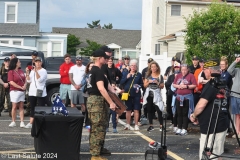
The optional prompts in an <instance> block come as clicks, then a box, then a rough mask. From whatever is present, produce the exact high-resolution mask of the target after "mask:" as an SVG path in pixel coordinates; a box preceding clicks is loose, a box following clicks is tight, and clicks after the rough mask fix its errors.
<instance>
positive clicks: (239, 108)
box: [231, 97, 240, 114]
mask: <svg viewBox="0 0 240 160" xmlns="http://www.w3.org/2000/svg"><path fill="white" fill-rule="evenodd" d="M231 108H232V114H240V98H237V97H231Z"/></svg>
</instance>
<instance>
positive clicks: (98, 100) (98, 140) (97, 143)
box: [87, 95, 108, 156]
mask: <svg viewBox="0 0 240 160" xmlns="http://www.w3.org/2000/svg"><path fill="white" fill-rule="evenodd" d="M87 109H88V118H89V120H90V126H91V130H90V136H89V146H90V154H91V155H93V156H97V155H100V151H101V148H102V147H103V145H104V139H105V135H106V129H107V123H108V122H106V121H107V119H108V118H107V117H108V112H106V109H105V101H104V98H103V97H102V96H96V95H91V96H89V97H88V99H87Z"/></svg>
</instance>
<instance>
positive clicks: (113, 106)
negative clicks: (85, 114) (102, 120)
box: [110, 102, 117, 111]
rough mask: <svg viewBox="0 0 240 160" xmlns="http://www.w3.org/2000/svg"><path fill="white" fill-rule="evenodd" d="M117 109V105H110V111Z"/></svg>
mask: <svg viewBox="0 0 240 160" xmlns="http://www.w3.org/2000/svg"><path fill="white" fill-rule="evenodd" d="M116 108H117V106H116V104H115V103H113V102H112V103H111V104H110V109H111V110H113V111H115V110H116Z"/></svg>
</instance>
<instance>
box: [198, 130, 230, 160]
mask: <svg viewBox="0 0 240 160" xmlns="http://www.w3.org/2000/svg"><path fill="white" fill-rule="evenodd" d="M226 134H227V129H226V131H223V132H220V133H216V136H215V140H214V145H213V153H214V154H216V155H221V154H223V151H224V142H225V138H226ZM206 137H207V135H206V134H201V137H200V149H199V159H200V160H201V158H202V152H203V149H204V145H205V140H206ZM212 137H213V134H210V135H209V138H208V146H207V147H210V144H211V141H212ZM212 157H214V156H213V155H212V156H210V158H212Z"/></svg>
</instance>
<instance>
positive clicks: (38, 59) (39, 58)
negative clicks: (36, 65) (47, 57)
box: [34, 57, 42, 62]
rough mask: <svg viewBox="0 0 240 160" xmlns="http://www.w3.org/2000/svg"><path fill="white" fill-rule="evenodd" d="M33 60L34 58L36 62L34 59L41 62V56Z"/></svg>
mask: <svg viewBox="0 0 240 160" xmlns="http://www.w3.org/2000/svg"><path fill="white" fill-rule="evenodd" d="M34 60H35V62H36V61H40V62H42V58H41V57H36V58H35V59H34Z"/></svg>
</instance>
